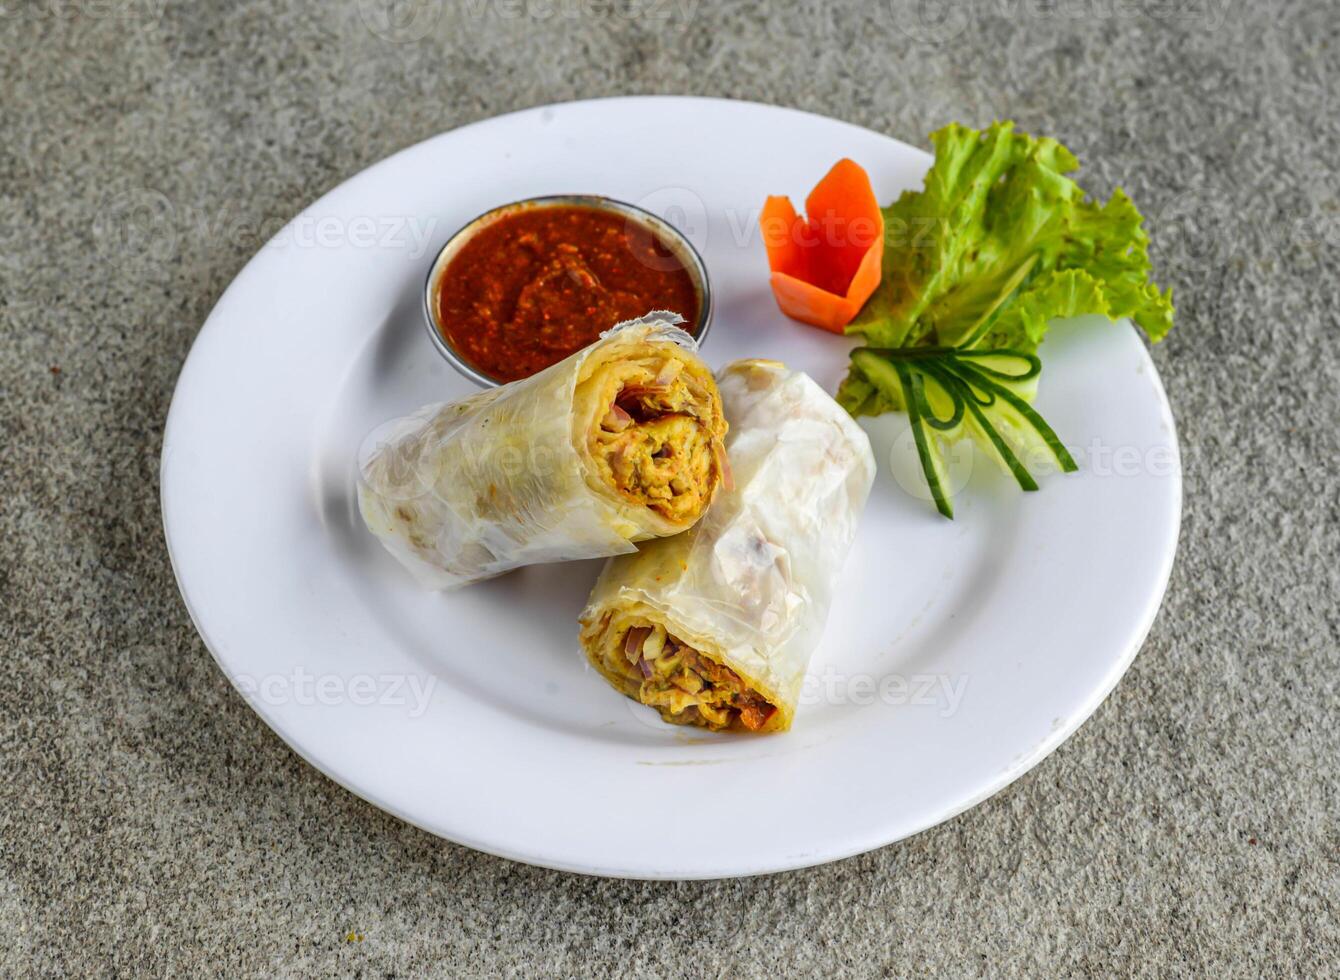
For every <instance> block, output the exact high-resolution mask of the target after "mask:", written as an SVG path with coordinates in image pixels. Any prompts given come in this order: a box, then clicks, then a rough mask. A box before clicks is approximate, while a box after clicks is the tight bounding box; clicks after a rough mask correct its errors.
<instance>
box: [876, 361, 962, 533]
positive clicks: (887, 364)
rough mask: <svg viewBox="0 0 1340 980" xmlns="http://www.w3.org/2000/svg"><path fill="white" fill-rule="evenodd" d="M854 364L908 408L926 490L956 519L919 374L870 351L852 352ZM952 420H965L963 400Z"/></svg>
mask: <svg viewBox="0 0 1340 980" xmlns="http://www.w3.org/2000/svg"><path fill="white" fill-rule="evenodd" d="M851 357H852V362H853V363H854V364H855V365H856V366H857V367H858V368H860V369H861V373H862V374H864V375H865V376H866V378H867V379H868V380H869V381H870V383H871V384H873V385H874V386H875V387H876V388H878V389H880V390H881V391H884V392H888V391H890V389H892V390H893V391H895V392H896V393H897V397H898V398H899V399H901V400H902V403H903V404H904V405H905V406H906V408H907V418H908V422H909V423H910V424H911V427H912V438H913V440H914V441H915V443H916V447H917V459H918V461H919V462H920V463H921V472H922V475H924V476H925V477H926V486H927V487H929V488H930V491H931V499H932V500H933V501H935V509H936V510H938V511H939V512H940V513H941V514H943V515H944V516H945V517H948V518H950V519H952V518H953V516H954V504H953V501H952V500H951V499H950V496H949V494H948V492H947V491H946V490H945V488H946V487H947V486H948V484H949V480H948V476H947V474H946V473H945V469H944V460H943V458H942V457H941V456H940V449H939V446H938V444H937V443H936V441H935V434H934V432H933V431H932V430H931V425H932V422H931V420H932V419H934V418H935V414H934V412H932V410H931V407H930V405H929V403H928V401H927V397H926V391H925V387H924V385H923V384H922V381H921V376H920V374H919V373H918V372H917V371H915V370H913V369H911V368H910V367H908V365H906V364H904V363H902V362H900V361H889V360H886V359H885V358H883V357H880V356H879V355H878V354H875V353H874V352H872V351H870V350H868V349H864V348H863V349H859V350H855V351H852V355H851ZM950 417H951V418H957V419H959V420H961V419H962V417H963V407H962V402H961V400H960V401H959V402H958V403H957V408H956V411H954V412H951V414H950Z"/></svg>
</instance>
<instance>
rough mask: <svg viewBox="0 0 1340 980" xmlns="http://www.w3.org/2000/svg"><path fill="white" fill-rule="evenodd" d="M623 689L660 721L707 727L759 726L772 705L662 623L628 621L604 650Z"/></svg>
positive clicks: (769, 714)
mask: <svg viewBox="0 0 1340 980" xmlns="http://www.w3.org/2000/svg"><path fill="white" fill-rule="evenodd" d="M605 660H606V666H607V667H608V668H609V669H610V670H611V671H612V672H613V673H615V674H617V675H618V676H619V677H620V678H622V679H623V680H624V682H625V683H624V685H623V687H624V690H625V693H627V694H629V695H630V696H632V697H634V698H636V699H637V700H638V701H641V702H642V703H643V704H646V705H650V706H651V707H653V708H655V709H656V710H657V711H659V712H660V713H661V717H663V718H664V719H665V720H666V721H669V722H673V723H675V724H677V725H700V726H702V727H703V728H710V729H712V730H713V731H724V730H726V729H744V730H746V731H752V732H756V731H759V730H761V729H762V728H763V727H764V726H765V725H766V724H767V723H768V720H769V719H771V718H772V716H773V715H774V714H776V713H777V708H776V707H775V706H773V705H772V704H770V703H768V700H767V699H766V698H764V697H763V696H762V695H760V694H758V693H757V692H756V691H753V690H751V689H750V688H749V685H747V684H746V683H745V682H744V681H743V680H741V679H740V675H739V674H737V673H735V671H733V670H731V669H730V668H729V667H726V666H724V665H722V664H719V663H717V662H716V661H715V660H712V659H710V658H709V657H706V656H704V655H703V654H701V653H699V652H698V651H697V650H695V649H693V647H691V646H689V645H688V644H687V643H685V642H684V641H683V640H680V639H679V638H678V637H676V636H675V635H674V634H672V633H668V632H667V631H666V629H665V627H664V626H659V625H647V626H634V627H631V628H629V629H628V630H627V631H625V632H624V634H623V642H622V643H617V642H616V643H614V644H613V645H611V647H609V648H608V649H607V650H606V651H605Z"/></svg>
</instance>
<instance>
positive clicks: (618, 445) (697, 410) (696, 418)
mask: <svg viewBox="0 0 1340 980" xmlns="http://www.w3.org/2000/svg"><path fill="white" fill-rule="evenodd" d="M684 366H685V365H684V361H683V360H682V359H681V358H679V357H677V356H675V355H673V354H670V355H666V356H664V357H663V358H661V359H659V360H653V361H651V362H650V363H647V364H645V365H642V366H641V367H640V369H639V370H638V371H637V372H635V373H634V374H632V375H631V376H630V377H628V378H627V379H626V380H625V381H624V382H623V383H622V385H621V386H620V387H619V389H618V391H617V393H616V394H615V396H614V400H613V402H612V404H611V405H610V407H609V409H608V411H607V412H606V413H605V415H604V416H603V417H602V419H601V421H600V425H599V427H598V430H597V431H596V432H595V433H593V434H592V441H593V449H594V450H595V452H596V454H597V456H598V457H600V458H602V459H604V460H605V462H606V464H607V465H608V466H609V473H610V478H611V479H612V481H613V483H614V485H615V487H616V488H617V489H618V490H619V491H620V492H621V493H622V494H623V495H624V496H626V497H628V498H630V499H632V500H634V501H636V502H637V503H640V504H642V505H644V506H646V507H649V508H650V509H652V510H654V511H656V512H658V513H659V514H661V515H662V516H663V517H666V518H668V519H670V520H672V521H676V522H681V523H690V522H692V521H693V520H695V519H696V518H697V516H698V515H699V514H700V513H701V512H702V509H703V508H704V507H705V506H706V504H707V501H708V500H710V499H711V496H712V491H713V489H714V488H715V486H716V484H717V482H718V481H722V480H728V479H729V477H728V474H727V472H726V470H725V465H726V464H725V463H724V462H723V460H724V458H725V453H724V452H723V451H722V449H721V436H722V433H721V432H720V431H717V429H718V427H719V422H718V421H717V420H715V418H714V413H713V410H712V409H713V404H714V399H713V398H712V396H711V395H710V394H709V393H708V391H707V390H706V389H705V388H704V387H703V386H702V384H701V383H700V382H699V381H698V379H696V378H695V377H694V376H693V374H692V372H689V371H685V370H684Z"/></svg>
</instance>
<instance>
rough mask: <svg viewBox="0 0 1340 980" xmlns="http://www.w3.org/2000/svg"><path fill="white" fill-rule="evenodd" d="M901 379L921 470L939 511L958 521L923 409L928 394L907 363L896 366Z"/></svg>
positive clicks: (941, 461)
mask: <svg viewBox="0 0 1340 980" xmlns="http://www.w3.org/2000/svg"><path fill="white" fill-rule="evenodd" d="M893 367H894V370H895V371H896V372H897V373H898V380H899V381H900V382H901V383H902V386H903V393H904V395H905V396H906V398H907V418H908V421H910V422H911V423H912V438H913V439H914V440H915V441H916V444H917V457H918V458H919V459H920V460H921V471H922V473H924V474H925V475H926V485H927V486H928V487H930V491H931V498H932V499H933V500H934V501H935V509H936V510H938V511H939V512H940V513H941V514H943V515H944V516H945V517H948V518H949V519H950V520H953V519H954V501H953V500H952V499H951V498H950V496H949V494H948V493H947V492H946V490H945V487H946V486H947V485H948V483H949V480H948V476H947V474H946V473H945V468H944V458H943V457H942V456H941V455H940V447H939V446H938V445H937V444H936V442H935V436H934V434H933V433H932V432H931V431H930V427H929V426H928V425H927V422H926V416H925V415H923V414H922V410H923V409H924V408H926V407H927V406H926V393H925V391H924V390H923V387H922V380H921V375H920V374H918V373H917V372H916V371H913V370H912V369H910V368H909V367H907V365H905V364H895V365H894V366H893Z"/></svg>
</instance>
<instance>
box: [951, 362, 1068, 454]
mask: <svg viewBox="0 0 1340 980" xmlns="http://www.w3.org/2000/svg"><path fill="white" fill-rule="evenodd" d="M949 370H951V371H953V372H954V373H955V374H956V375H957V376H958V377H960V378H962V379H963V380H964V381H966V382H967V383H968V384H969V385H970V386H973V387H989V388H992V389H994V391H995V393H996V395H997V396H998V397H999V398H1000V401H1001V404H1000V405H997V406H996V407H995V409H994V413H995V415H996V416H997V417H998V421H1000V422H1002V423H1004V425H1005V426H1007V427H1008V428H1009V429H1010V430H1011V431H1012V432H1013V433H1014V434H1015V436H1016V439H1017V441H1018V443H1019V445H1020V447H1021V448H1022V449H1023V451H1024V452H1025V453H1026V454H1027V455H1029V456H1030V458H1031V457H1032V456H1033V455H1034V454H1036V455H1038V456H1040V457H1044V458H1047V459H1050V460H1052V461H1053V462H1054V463H1055V464H1056V468H1057V469H1059V470H1060V471H1061V472H1062V473H1073V472H1075V471H1076V470H1077V469H1079V465H1078V464H1077V463H1076V462H1075V458H1074V457H1073V456H1071V455H1070V451H1069V450H1068V449H1066V447H1065V444H1064V443H1062V442H1061V439H1060V437H1059V436H1057V434H1056V432H1055V431H1054V430H1053V429H1052V427H1051V426H1050V425H1048V424H1047V423H1046V421H1045V420H1044V419H1043V418H1042V416H1041V415H1039V414H1038V413H1037V410H1036V409H1034V408H1033V406H1032V405H1030V404H1028V402H1026V401H1024V400H1023V399H1022V398H1020V397H1019V395H1017V394H1016V393H1015V392H1013V391H1011V390H1010V387H1009V386H1008V385H1004V384H1000V383H998V382H996V381H993V380H991V379H990V378H988V377H986V376H984V375H983V374H982V373H981V372H979V371H978V370H977V368H976V365H972V364H966V363H963V362H959V363H957V364H953V365H949Z"/></svg>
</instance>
